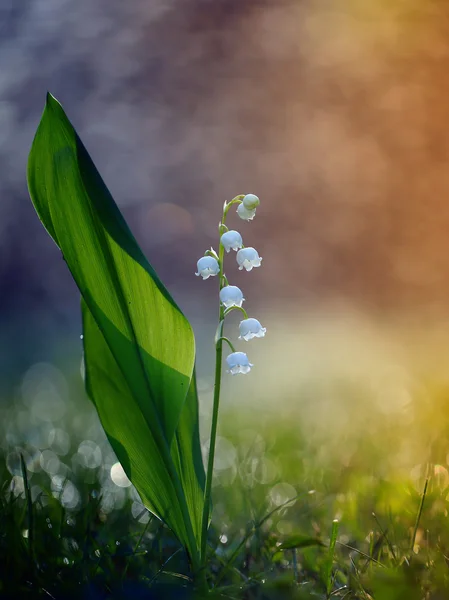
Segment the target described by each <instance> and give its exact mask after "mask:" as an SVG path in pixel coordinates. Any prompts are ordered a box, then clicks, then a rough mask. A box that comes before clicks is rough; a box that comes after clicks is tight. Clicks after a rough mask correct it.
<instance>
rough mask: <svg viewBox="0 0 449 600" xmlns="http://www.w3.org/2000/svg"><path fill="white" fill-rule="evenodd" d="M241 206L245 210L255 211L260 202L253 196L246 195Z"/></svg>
mask: <svg viewBox="0 0 449 600" xmlns="http://www.w3.org/2000/svg"><path fill="white" fill-rule="evenodd" d="M242 204H243V206H244V207H245V208H246V210H255V209H256V208H257V207H258V206H259V204H260V200H259V198H258V197H257V196H256V195H255V194H246V196H245V197H244V198H243V200H242Z"/></svg>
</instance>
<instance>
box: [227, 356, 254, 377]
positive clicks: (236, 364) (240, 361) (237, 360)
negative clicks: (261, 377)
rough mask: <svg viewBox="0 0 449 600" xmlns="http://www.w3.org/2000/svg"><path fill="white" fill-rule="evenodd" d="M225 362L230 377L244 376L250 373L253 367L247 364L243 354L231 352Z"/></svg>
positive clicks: (247, 361) (246, 358)
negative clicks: (240, 374)
mask: <svg viewBox="0 0 449 600" xmlns="http://www.w3.org/2000/svg"><path fill="white" fill-rule="evenodd" d="M226 362H227V364H228V367H229V369H228V373H231V374H232V375H237V374H238V373H242V374H243V375H246V374H247V373H249V372H250V371H251V367H253V366H254V365H252V364H251V363H250V362H249V360H248V357H247V356H246V354H245V353H244V352H233V353H232V354H230V355H229V356H227V357H226Z"/></svg>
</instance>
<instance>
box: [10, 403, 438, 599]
mask: <svg viewBox="0 0 449 600" xmlns="http://www.w3.org/2000/svg"><path fill="white" fill-rule="evenodd" d="M81 408H82V410H84V411H85V420H86V422H88V423H94V422H95V420H93V419H92V410H93V409H92V408H91V407H90V406H89V405H88V404H86V405H84V404H83V403H81ZM75 409H76V410H75ZM79 410H80V406H79V404H76V405H75V404H74V405H73V406H71V407H70V406H69V409H68V411H67V413H66V416H65V417H64V420H63V421H62V422H60V423H58V424H57V426H58V428H62V429H67V430H68V431H69V432H70V435H71V446H70V448H71V449H70V450H69V451H68V452H66V453H65V454H60V455H59V461H60V462H59V467H58V472H57V473H56V477H55V475H49V474H48V472H46V471H45V470H43V469H42V468H40V467H39V464H40V463H39V461H38V460H37V459H36V458H34V460H33V456H34V457H36V448H33V447H31V446H30V445H29V443H26V442H23V443H20V444H17V443H16V446H15V448H10V449H9V450H5V451H4V452H3V454H2V457H1V459H0V481H1V494H0V597H4V598H10V597H11V598H16V597H27V596H29V597H36V598H40V597H42V598H47V599H48V598H52V597H53V598H57V599H59V598H172V597H173V598H191V597H193V598H196V597H198V594H196V593H195V591H194V589H193V583H192V581H191V573H190V571H189V563H188V560H187V557H186V555H185V552H184V550H183V549H182V547H181V545H180V544H179V542H178V541H177V540H176V538H175V537H174V536H173V534H172V533H171V532H170V531H169V530H168V529H167V528H166V527H165V526H164V525H163V524H162V523H161V522H160V521H158V520H157V519H156V518H153V517H150V518H149V519H148V516H147V513H146V511H145V510H144V509H143V507H140V509H139V504H138V502H137V497H136V495H135V493H133V492H132V491H131V488H119V487H117V486H115V485H114V484H113V483H112V482H111V481H110V478H109V479H108V473H109V470H110V464H111V462H112V460H113V457H111V455H110V454H108V452H109V450H108V446H107V442H106V440H105V439H104V436H103V435H102V433H101V429H100V428H99V427H98V429H97V430H95V427H93V426H92V425H90V429H89V428H88V427H87V426H86V427H87V429H86V432H87V433H88V436H89V437H88V439H90V440H92V439H93V438H95V439H94V440H93V447H95V444H97V445H98V448H100V449H101V451H102V461H101V463H100V464H98V465H97V466H95V467H94V468H88V467H87V466H86V465H83V464H81V462H82V461H81V462H80V460H79V457H80V453H79V452H78V448H79V444H80V443H81V442H82V441H83V435H82V433H83V430H82V428H78V429H76V430H75V429H74V430H73V431H71V430H70V427H71V423H72V422H74V421H73V419H74V414H76V412H77V411H79ZM72 411H75V412H72ZM16 412H17V411H16ZM16 412H14V410H13V408H11V413H10V415H9V416H10V423H13V424H14V422H15V421H14V418H15V417H14V415H16ZM18 412H20V411H18ZM13 417H14V418H13ZM263 420H264V419H263V418H261V419H260V422H259V421H256V420H255V418H254V415H250V414H248V415H245V412H244V411H243V410H240V411H239V414H238V423H239V426H238V428H237V427H236V426H235V422H236V413H235V411H233V410H230V411H228V412H227V414H226V413H224V414H223V419H222V426H221V431H220V435H221V438H219V443H218V446H217V471H216V477H215V482H214V487H213V499H214V510H213V522H212V527H211V530H210V533H209V539H208V567H207V577H208V580H209V583H210V586H211V588H212V590H213V591H212V593H211V597H222V598H245V599H260V600H262V599H283V598H298V599H304V600H305V599H309V598H317V599H322V600H324V599H330V598H341V599H343V598H346V600H350V599H361V600H367V599H370V598H374V599H376V600H414V599H417V600H418V599H423V600H424V599H426V600H440V599H444V598H447V597H449V568H448V559H447V556H448V552H449V526H448V523H447V519H448V517H447V515H448V511H449V501H448V495H449V483H448V480H449V475H448V473H447V471H446V470H445V468H444V467H443V466H441V464H440V465H439V466H435V465H434V463H432V462H431V461H430V462H429V466H427V469H426V468H425V465H424V464H423V465H422V469H421V472H420V473H419V472H417V471H416V469H415V471H414V476H413V477H411V476H410V473H409V470H407V469H398V468H396V467H397V465H396V458H395V456H396V454H395V452H396V450H397V448H396V447H395V444H394V438H395V436H394V435H393V434H391V435H392V437H391V439H390V438H389V433H388V431H387V430H385V424H384V423H382V421H379V423H378V425H377V427H379V428H381V429H383V437H381V434H380V433H379V431H377V430H375V431H374V432H371V433H370V435H369V436H368V435H367V434H363V432H360V431H357V432H352V434H353V436H352V438H351V439H349V438H348V437H347V436H346V437H345V436H341V435H339V436H336V437H335V438H332V436H331V434H329V437H328V439H327V441H326V443H325V444H324V445H323V441H322V439H320V437H319V436H317V435H309V436H306V434H305V432H303V431H301V427H300V425H299V424H298V421H296V420H293V419H292V418H291V416H284V417H283V418H281V417H279V418H277V419H274V418H273V419H271V418H270V419H266V420H265V424H263ZM8 427H9V429H8V431H9V435H10V436H11V432H14V431H15V430H14V427H15V426H14V425H11V424H10V425H9V426H8ZM95 431H97V433H96V434H95ZM397 432H398V429H397V428H396V433H397ZM16 433H17V432H16ZM330 433H331V432H330ZM340 433H341V432H340ZM94 434H95V435H94ZM356 434H357V435H356ZM410 434H413V430H411V431H410ZM439 434H440V435H441V436H443V431H440V432H439ZM95 436H97V437H95ZM373 436H374V438H373ZM11 439H13V438H11ZM14 439H15V442H18V441H20V440H18V439H17V438H14ZM417 443H418V440H417ZM348 445H350V446H351V449H352V452H351V456H350V457H349V458H348V456H347V447H348ZM399 446H400V445H398V447H399ZM442 447H444V438H443V437H441V439H438V440H434V449H435V452H439V451H440V449H441V448H442ZM19 448H20V449H21V451H22V452H23V460H22V461H21V459H20V454H19V453H18V449H19ZM52 448H53V450H55V449H56V450H58V448H56V447H55V446H54V445H53V446H51V445H50V446H49V450H50V454H47V455H46V457H47V458H48V457H51V456H52V454H51V452H53V450H52ZM44 449H45V448H44V447H41V448H40V450H44ZM11 451H12V452H13V454H11ZM58 451H59V452H61V450H60V449H59V450H58ZM38 456H39V454H38ZM92 456H94V455H92ZM430 458H431V457H430ZM105 462H106V464H107V465H108V466H107V468H104V466H103V465H104V463H105ZM44 464H45V462H44ZM63 465H65V467H64V466H63ZM50 466H51V464H50ZM46 467H47V470H48V469H49V466H48V465H46ZM55 469H56V467H55V466H54V465H53V467H52V469H50V470H55ZM61 474H62V475H61ZM73 488H76V490H77V494H78V496H75V497H76V498H77V502H76V505H75V506H73V505H72V504H73V503H72V504H71V502H70V499H71V495H70V493H68V491H69V492H71V493H72V495H73ZM64 490H66V492H65V491H64ZM67 490H68V491H67ZM64 494H65V495H64ZM139 519H142V520H143V521H145V522H141V521H140V520H139ZM334 519H338V523H337V522H336V521H334Z"/></svg>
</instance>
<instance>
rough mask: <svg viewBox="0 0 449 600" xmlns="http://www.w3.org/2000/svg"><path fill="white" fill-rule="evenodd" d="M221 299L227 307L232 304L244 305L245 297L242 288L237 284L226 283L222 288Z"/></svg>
mask: <svg viewBox="0 0 449 600" xmlns="http://www.w3.org/2000/svg"><path fill="white" fill-rule="evenodd" d="M220 300H221V302H222V303H223V304H224V306H225V307H226V308H229V307H230V306H242V303H243V301H244V300H245V298H244V297H243V292H242V290H241V289H240V288H238V287H237V286H235V285H226V286H225V287H223V288H221V290H220Z"/></svg>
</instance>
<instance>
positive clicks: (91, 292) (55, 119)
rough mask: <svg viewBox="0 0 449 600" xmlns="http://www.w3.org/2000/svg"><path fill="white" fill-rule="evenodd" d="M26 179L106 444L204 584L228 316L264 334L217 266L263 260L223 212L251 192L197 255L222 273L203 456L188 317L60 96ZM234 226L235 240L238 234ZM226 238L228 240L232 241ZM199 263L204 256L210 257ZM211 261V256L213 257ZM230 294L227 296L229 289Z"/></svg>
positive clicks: (247, 210)
mask: <svg viewBox="0 0 449 600" xmlns="http://www.w3.org/2000/svg"><path fill="white" fill-rule="evenodd" d="M28 187H29V192H30V196H31V199H32V201H33V204H34V207H35V209H36V211H37V213H38V215H39V218H40V219H41V221H42V223H43V225H44V227H45V228H46V230H47V231H48V233H49V234H50V236H51V237H52V238H53V240H54V241H55V243H56V244H57V246H58V247H59V249H60V250H61V253H62V256H63V258H64V260H65V262H66V263H67V266H68V268H69V270H70V272H71V274H72V276H73V278H74V280H75V282H76V284H77V286H78V288H79V291H80V293H81V305H82V322H83V345H84V362H85V372H86V390H87V393H88V395H89V397H90V398H91V400H92V402H93V403H94V405H95V407H96V410H97V412H98V415H99V418H100V421H101V423H102V426H103V428H104V430H105V432H106V435H107V437H108V439H109V442H110V444H111V446H112V448H113V450H114V452H115V453H116V455H117V457H118V459H119V461H120V463H121V464H122V466H123V468H124V470H125V472H126V474H127V476H128V478H129V479H130V480H131V482H132V483H133V484H134V486H135V488H136V489H137V491H138V493H139V495H140V497H141V499H142V501H143V503H144V504H145V506H146V507H147V508H148V509H149V510H150V511H151V512H152V513H153V514H154V515H156V516H157V517H158V518H159V519H160V520H161V521H163V522H164V523H166V524H167V526H168V527H169V528H170V529H171V530H172V531H173V532H174V533H175V535H176V536H177V537H178V539H179V541H180V542H181V544H182V545H183V546H184V548H185V549H186V552H187V554H188V557H189V560H190V563H191V568H192V571H193V575H194V578H195V579H196V581H197V582H198V584H199V585H200V586H201V587H206V586H207V582H206V574H205V563H206V559H207V557H206V549H207V534H208V527H209V521H210V504H211V498H210V496H211V482H212V474H213V465H214V450H215V440H216V432H217V420H218V407H219V398H220V381H221V364H222V344H223V342H227V343H228V344H229V345H230V346H231V349H232V351H233V352H232V354H231V355H229V356H228V358H227V362H228V365H229V368H230V372H231V373H232V374H236V373H238V372H241V373H246V372H248V371H249V370H250V368H251V366H252V365H251V364H250V363H249V361H248V359H247V357H246V354H244V353H242V352H235V350H234V347H233V345H232V343H231V342H230V340H228V339H227V338H225V337H224V336H223V325H224V320H225V318H226V316H227V314H229V312H230V311H232V310H234V309H235V308H238V309H239V310H241V311H242V312H243V313H244V315H245V320H244V321H242V323H241V327H240V331H241V337H243V338H244V339H246V340H248V339H250V338H251V337H261V336H263V335H264V333H265V329H263V328H262V327H261V325H260V323H259V322H258V321H256V320H255V319H248V315H247V314H246V312H245V311H244V309H242V307H241V303H242V301H243V296H242V300H241V301H236V300H235V299H233V298H232V292H233V291H235V289H238V288H234V286H229V285H228V281H227V279H226V276H225V274H224V268H223V260H224V251H225V249H226V250H227V251H229V250H230V248H231V247H232V248H234V249H236V250H239V252H238V254H237V262H238V264H239V267H240V269H243V268H245V269H246V270H251V269H252V268H253V267H254V266H259V265H260V261H261V259H260V258H259V256H258V254H257V252H256V251H255V250H254V249H253V248H244V247H243V243H242V242H241V237H240V241H238V238H239V234H237V232H232V231H231V232H230V231H229V230H228V228H227V227H226V225H225V220H226V216H227V213H228V211H229V208H230V206H232V205H235V204H237V205H238V209H237V212H238V215H239V216H240V218H242V219H244V220H251V219H252V218H253V217H254V214H255V210H256V206H257V205H258V204H259V200H258V198H257V197H256V196H254V195H252V194H247V195H246V196H243V195H242V196H237V197H236V198H234V199H233V200H232V201H231V202H230V203H225V206H224V209H223V217H222V222H221V223H220V226H219V234H220V248H219V253H218V254H217V253H216V252H215V251H213V250H211V251H208V252H206V256H205V257H203V259H200V261H198V273H197V275H202V277H203V278H204V279H207V278H208V277H209V276H210V275H215V274H219V282H220V286H219V287H220V308H219V326H218V329H217V336H216V340H215V345H216V370H215V394H214V409H213V419H212V429H211V442H210V452H209V460H208V467H207V476H205V472H204V467H203V463H202V456H201V448H200V438H199V420H198V397H197V388H196V381H195V368H194V367H195V340H194V335H193V332H192V329H191V327H190V324H189V322H188V321H187V319H186V318H185V316H184V315H183V314H182V312H181V310H180V309H179V308H178V306H177V305H176V303H175V302H174V300H173V299H172V297H171V296H170V294H169V292H168V291H167V290H166V288H165V287H164V285H163V283H162V282H161V281H160V279H159V278H158V276H157V274H156V273H155V271H154V269H153V268H152V267H151V265H150V264H149V262H148V261H147V260H146V258H145V257H144V255H143V253H142V251H141V250H140V248H139V246H138V244H137V242H136V241H135V239H134V237H133V236H132V234H131V232H130V230H129V229H128V227H127V225H126V223H125V221H124V219H123V217H122V215H121V213H120V211H119V209H118V207H117V205H116V204H115V202H114V200H113V198H112V196H111V194H110V193H109V191H108V189H107V187H106V185H105V184H104V182H103V181H102V179H101V177H100V175H99V173H98V171H97V169H96V168H95V165H94V164H93V162H92V160H91V158H90V157H89V154H88V153H87V151H86V149H85V147H84V146H83V144H82V142H81V140H80V138H79V137H78V135H77V133H76V131H75V129H74V128H73V126H72V125H71V123H70V121H69V120H68V118H67V116H66V115H65V113H64V111H63V109H62V107H61V105H60V104H59V102H58V101H57V100H56V99H55V98H54V97H53V96H52V95H51V94H48V95H47V102H46V106H45V110H44V113H43V116H42V119H41V122H40V124H39V127H38V130H37V132H36V136H35V139H34V142H33V145H32V148H31V151H30V155H29V161H28ZM234 234H237V246H236V247H235V245H236V242H235V235H234ZM228 245H229V247H228ZM204 263H208V265H209V266H207V265H205V264H204ZM211 265H212V266H211ZM229 292H231V294H229Z"/></svg>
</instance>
